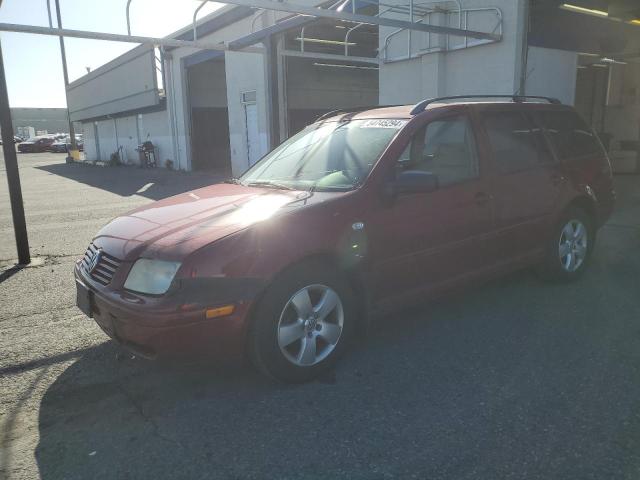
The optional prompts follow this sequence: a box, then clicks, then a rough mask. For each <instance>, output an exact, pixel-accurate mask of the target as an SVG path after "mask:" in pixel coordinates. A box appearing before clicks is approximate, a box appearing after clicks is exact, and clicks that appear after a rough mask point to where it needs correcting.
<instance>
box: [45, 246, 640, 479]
mask: <svg viewBox="0 0 640 480" xmlns="http://www.w3.org/2000/svg"><path fill="white" fill-rule="evenodd" d="M637 260H638V259H637V258H636V261H637ZM594 270H595V271H596V274H593V275H589V276H587V277H585V278H584V279H583V280H581V281H580V282H577V283H575V284H572V285H567V286H562V287H558V286H556V285H547V284H543V283H541V282H539V281H538V280H537V279H535V278H533V277H532V276H531V275H529V274H527V273H518V274H515V275H511V276H509V277H507V278H506V279H504V280H501V281H497V282H492V283H490V284H488V285H486V286H484V287H482V288H478V289H474V290H471V291H468V292H466V293H465V294H464V295H456V296H455V297H450V298H446V299H442V300H440V301H437V302H432V303H429V304H427V305H422V306H418V307H414V308H411V309H405V310H402V311H398V312H397V313H395V314H393V315H388V316H385V317H383V318H380V319H379V320H378V322H376V325H375V327H374V328H373V329H372V331H371V333H370V335H369V338H368V339H367V340H366V341H363V342H357V343H356V345H355V348H354V349H353V350H352V351H351V352H350V353H349V354H348V355H347V356H346V357H345V358H344V359H343V361H342V362H341V364H340V366H339V367H338V369H337V370H336V372H335V373H334V375H332V376H327V377H324V378H322V379H321V380H320V381H316V382H312V383H308V384H304V385H280V384H275V383H272V382H271V381H269V380H266V379H264V378H263V377H261V376H259V375H257V374H256V373H254V372H253V371H252V370H251V369H241V370H225V369H215V368H213V367H211V366H207V365H196V366H193V365H191V366H186V365H162V364H158V363H151V362H147V361H142V360H138V359H131V358H130V357H129V356H126V357H125V358H123V356H122V355H121V354H119V352H120V350H119V349H118V347H117V346H116V345H114V344H113V343H112V342H107V343H104V344H102V345H100V346H98V347H96V348H92V349H90V350H88V351H86V352H84V353H83V354H82V355H81V356H80V357H79V359H78V360H77V361H76V362H75V363H74V364H73V365H71V366H70V367H69V368H67V369H66V370H65V371H64V372H63V373H62V374H61V375H60V376H59V377H58V379H57V380H56V381H55V383H54V384H53V385H51V387H50V388H49V389H48V391H47V392H46V394H45V395H44V397H43V400H42V403H41V405H40V416H39V434H40V441H39V444H38V447H37V450H36V460H37V462H38V466H39V469H40V474H41V476H42V478H43V479H57V478H68V479H75V478H78V479H81V478H82V479H86V478H93V479H95V478H260V479H263V478H278V479H280V478H338V477H340V478H367V479H368V478H388V477H397V478H456V479H465V478H469V479H471V478H473V479H476V478H505V477H508V476H510V475H513V476H521V475H524V476H526V477H527V478H586V477H589V476H591V475H595V476H596V477H597V476H598V474H597V473H595V474H594V472H603V473H602V475H601V476H600V478H605V477H607V478H613V477H615V476H617V477H619V478H620V477H622V476H625V475H626V474H630V472H637V469H638V467H640V457H638V455H637V452H638V451H640V404H638V402H637V399H638V398H640V382H639V381H638V380H639V378H638V373H636V372H637V369H632V368H631V365H635V366H636V367H637V365H638V363H639V362H638V360H640V358H638V356H639V354H638V351H640V349H639V348H638V347H639V346H640V337H638V336H637V332H638V329H637V327H636V326H635V325H636V324H637V318H638V313H640V312H639V310H640V307H639V306H638V304H637V302H636V301H635V299H633V298H632V299H625V298H626V297H625V296H623V295H618V297H616V301H618V302H619V303H620V304H619V305H618V306H616V309H617V308H618V307H619V308H620V311H619V313H618V315H617V316H616V317H615V318H608V319H607V320H606V321H603V312H605V311H606V309H607V308H609V307H610V305H609V303H608V302H609V299H607V298H606V297H607V295H608V294H609V293H610V291H609V289H611V292H613V291H614V290H616V289H619V288H620V286H621V285H620V284H614V285H604V286H603V285H602V284H601V282H600V279H601V277H602V275H603V272H602V267H600V266H598V265H596V267H595V269H594ZM603 290H604V291H603ZM616 311H617V310H616ZM630 332H634V335H630ZM612 405H615V408H611V407H612ZM634 452H635V453H634ZM576 459H580V460H579V461H576ZM604 472H606V474H605V473H604Z"/></svg>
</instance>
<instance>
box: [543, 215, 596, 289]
mask: <svg viewBox="0 0 640 480" xmlns="http://www.w3.org/2000/svg"><path fill="white" fill-rule="evenodd" d="M594 244H595V228H594V224H593V220H592V219H591V217H590V216H589V215H587V214H586V213H585V212H584V211H583V210H582V209H580V208H575V207H572V208H569V209H568V210H567V211H566V212H565V213H564V215H562V217H561V219H560V221H559V222H558V224H557V225H556V227H555V230H554V234H553V237H552V239H551V241H550V242H549V244H548V246H547V255H546V259H545V261H544V262H543V264H542V265H541V267H540V268H539V272H540V273H541V274H542V276H543V277H544V278H546V279H549V280H555V281H565V282H567V281H572V280H575V279H577V278H579V277H580V276H581V275H582V274H583V273H584V271H585V270H586V268H587V266H588V263H589V260H590V258H591V252H592V250H593V247H594Z"/></svg>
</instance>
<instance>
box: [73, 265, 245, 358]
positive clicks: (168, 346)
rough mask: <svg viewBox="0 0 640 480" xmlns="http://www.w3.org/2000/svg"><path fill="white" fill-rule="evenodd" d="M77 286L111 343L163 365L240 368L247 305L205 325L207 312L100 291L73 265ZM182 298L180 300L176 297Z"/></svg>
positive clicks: (180, 303)
mask: <svg viewBox="0 0 640 480" xmlns="http://www.w3.org/2000/svg"><path fill="white" fill-rule="evenodd" d="M75 278H76V282H77V283H79V284H80V286H81V288H86V289H88V290H89V292H90V293H89V298H90V316H91V317H92V318H93V319H94V320H95V321H96V323H97V324H98V325H99V326H100V328H101V329H102V330H103V331H104V332H105V333H106V334H107V335H108V336H109V337H111V338H112V339H114V340H115V341H117V342H118V343H120V344H121V345H123V346H124V347H125V348H127V349H128V350H130V351H132V352H133V353H135V354H136V355H139V356H142V357H145V358H151V359H156V358H163V359H174V358H181V359H205V358H206V359H214V360H216V361H219V362H224V363H232V364H240V363H241V362H242V361H243V359H244V346H245V338H246V331H247V324H248V321H247V318H248V312H249V308H250V305H251V302H250V301H249V300H247V299H242V300H239V301H237V302H234V305H235V310H234V312H233V313H232V314H231V315H228V316H225V317H219V318H213V319H206V315H205V311H206V309H207V308H212V307H216V306H219V305H217V304H216V303H213V304H211V305H208V306H207V307H203V306H201V305H199V304H186V303H184V302H183V301H181V300H179V299H176V300H175V301H174V300H172V299H165V298H154V297H143V296H137V295H134V294H131V293H129V292H126V291H117V290H109V289H106V288H101V286H99V285H96V284H95V283H94V282H92V281H91V280H90V279H88V278H86V276H85V274H84V272H83V271H82V269H81V268H80V267H79V265H78V264H76V267H75ZM180 298H182V297H180Z"/></svg>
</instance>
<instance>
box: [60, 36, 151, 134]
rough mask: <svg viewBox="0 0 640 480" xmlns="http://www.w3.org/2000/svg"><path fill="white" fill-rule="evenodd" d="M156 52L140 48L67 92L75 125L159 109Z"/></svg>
mask: <svg viewBox="0 0 640 480" xmlns="http://www.w3.org/2000/svg"><path fill="white" fill-rule="evenodd" d="M154 55H155V53H154V49H153V48H152V47H147V46H141V47H138V48H135V49H133V50H131V51H130V52H127V53H125V54H124V55H123V56H121V57H119V58H117V59H116V60H114V61H113V62H110V63H108V64H106V65H104V66H102V67H100V68H98V69H96V70H94V71H93V72H91V73H89V74H88V75H85V76H84V77H82V78H80V79H78V80H76V81H75V82H73V83H71V84H70V85H69V87H68V88H67V95H68V105H69V114H70V115H71V119H72V120H74V121H79V120H85V119H89V118H96V117H100V116H106V115H113V114H115V113H120V112H126V111H130V110H135V109H140V108H144V107H150V106H154V105H158V103H159V102H160V100H159V97H158V86H157V76H156V69H155V59H154Z"/></svg>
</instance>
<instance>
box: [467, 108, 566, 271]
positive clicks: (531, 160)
mask: <svg viewBox="0 0 640 480" xmlns="http://www.w3.org/2000/svg"><path fill="white" fill-rule="evenodd" d="M479 120H480V123H481V124H482V126H483V130H484V135H485V141H486V144H487V149H488V152H489V155H490V157H491V160H492V163H493V175H492V176H493V178H492V184H493V187H492V189H493V191H494V193H495V208H496V227H497V232H496V241H495V243H494V244H492V246H491V248H492V249H493V250H492V253H493V254H494V255H499V256H500V257H501V259H502V260H503V261H504V262H509V261H513V260H517V259H522V260H525V259H526V258H527V257H528V256H529V255H535V254H537V253H539V252H540V250H541V248H542V246H543V244H544V241H545V239H546V236H545V235H546V231H547V226H548V222H549V220H550V218H551V215H552V214H553V212H554V209H555V206H556V204H557V202H558V199H559V198H560V195H561V193H562V189H563V184H564V183H565V182H566V178H565V175H564V174H563V171H562V166H561V164H560V163H559V162H558V161H557V159H556V158H555V157H554V155H553V153H552V151H551V150H550V148H549V144H548V142H547V139H546V138H545V135H544V133H543V130H542V128H540V127H539V126H538V125H537V124H536V123H535V121H534V118H533V117H532V116H531V115H529V114H528V113H527V112H526V110H524V109H522V108H521V107H519V106H518V105H491V106H484V107H481V109H480V110H479Z"/></svg>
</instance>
